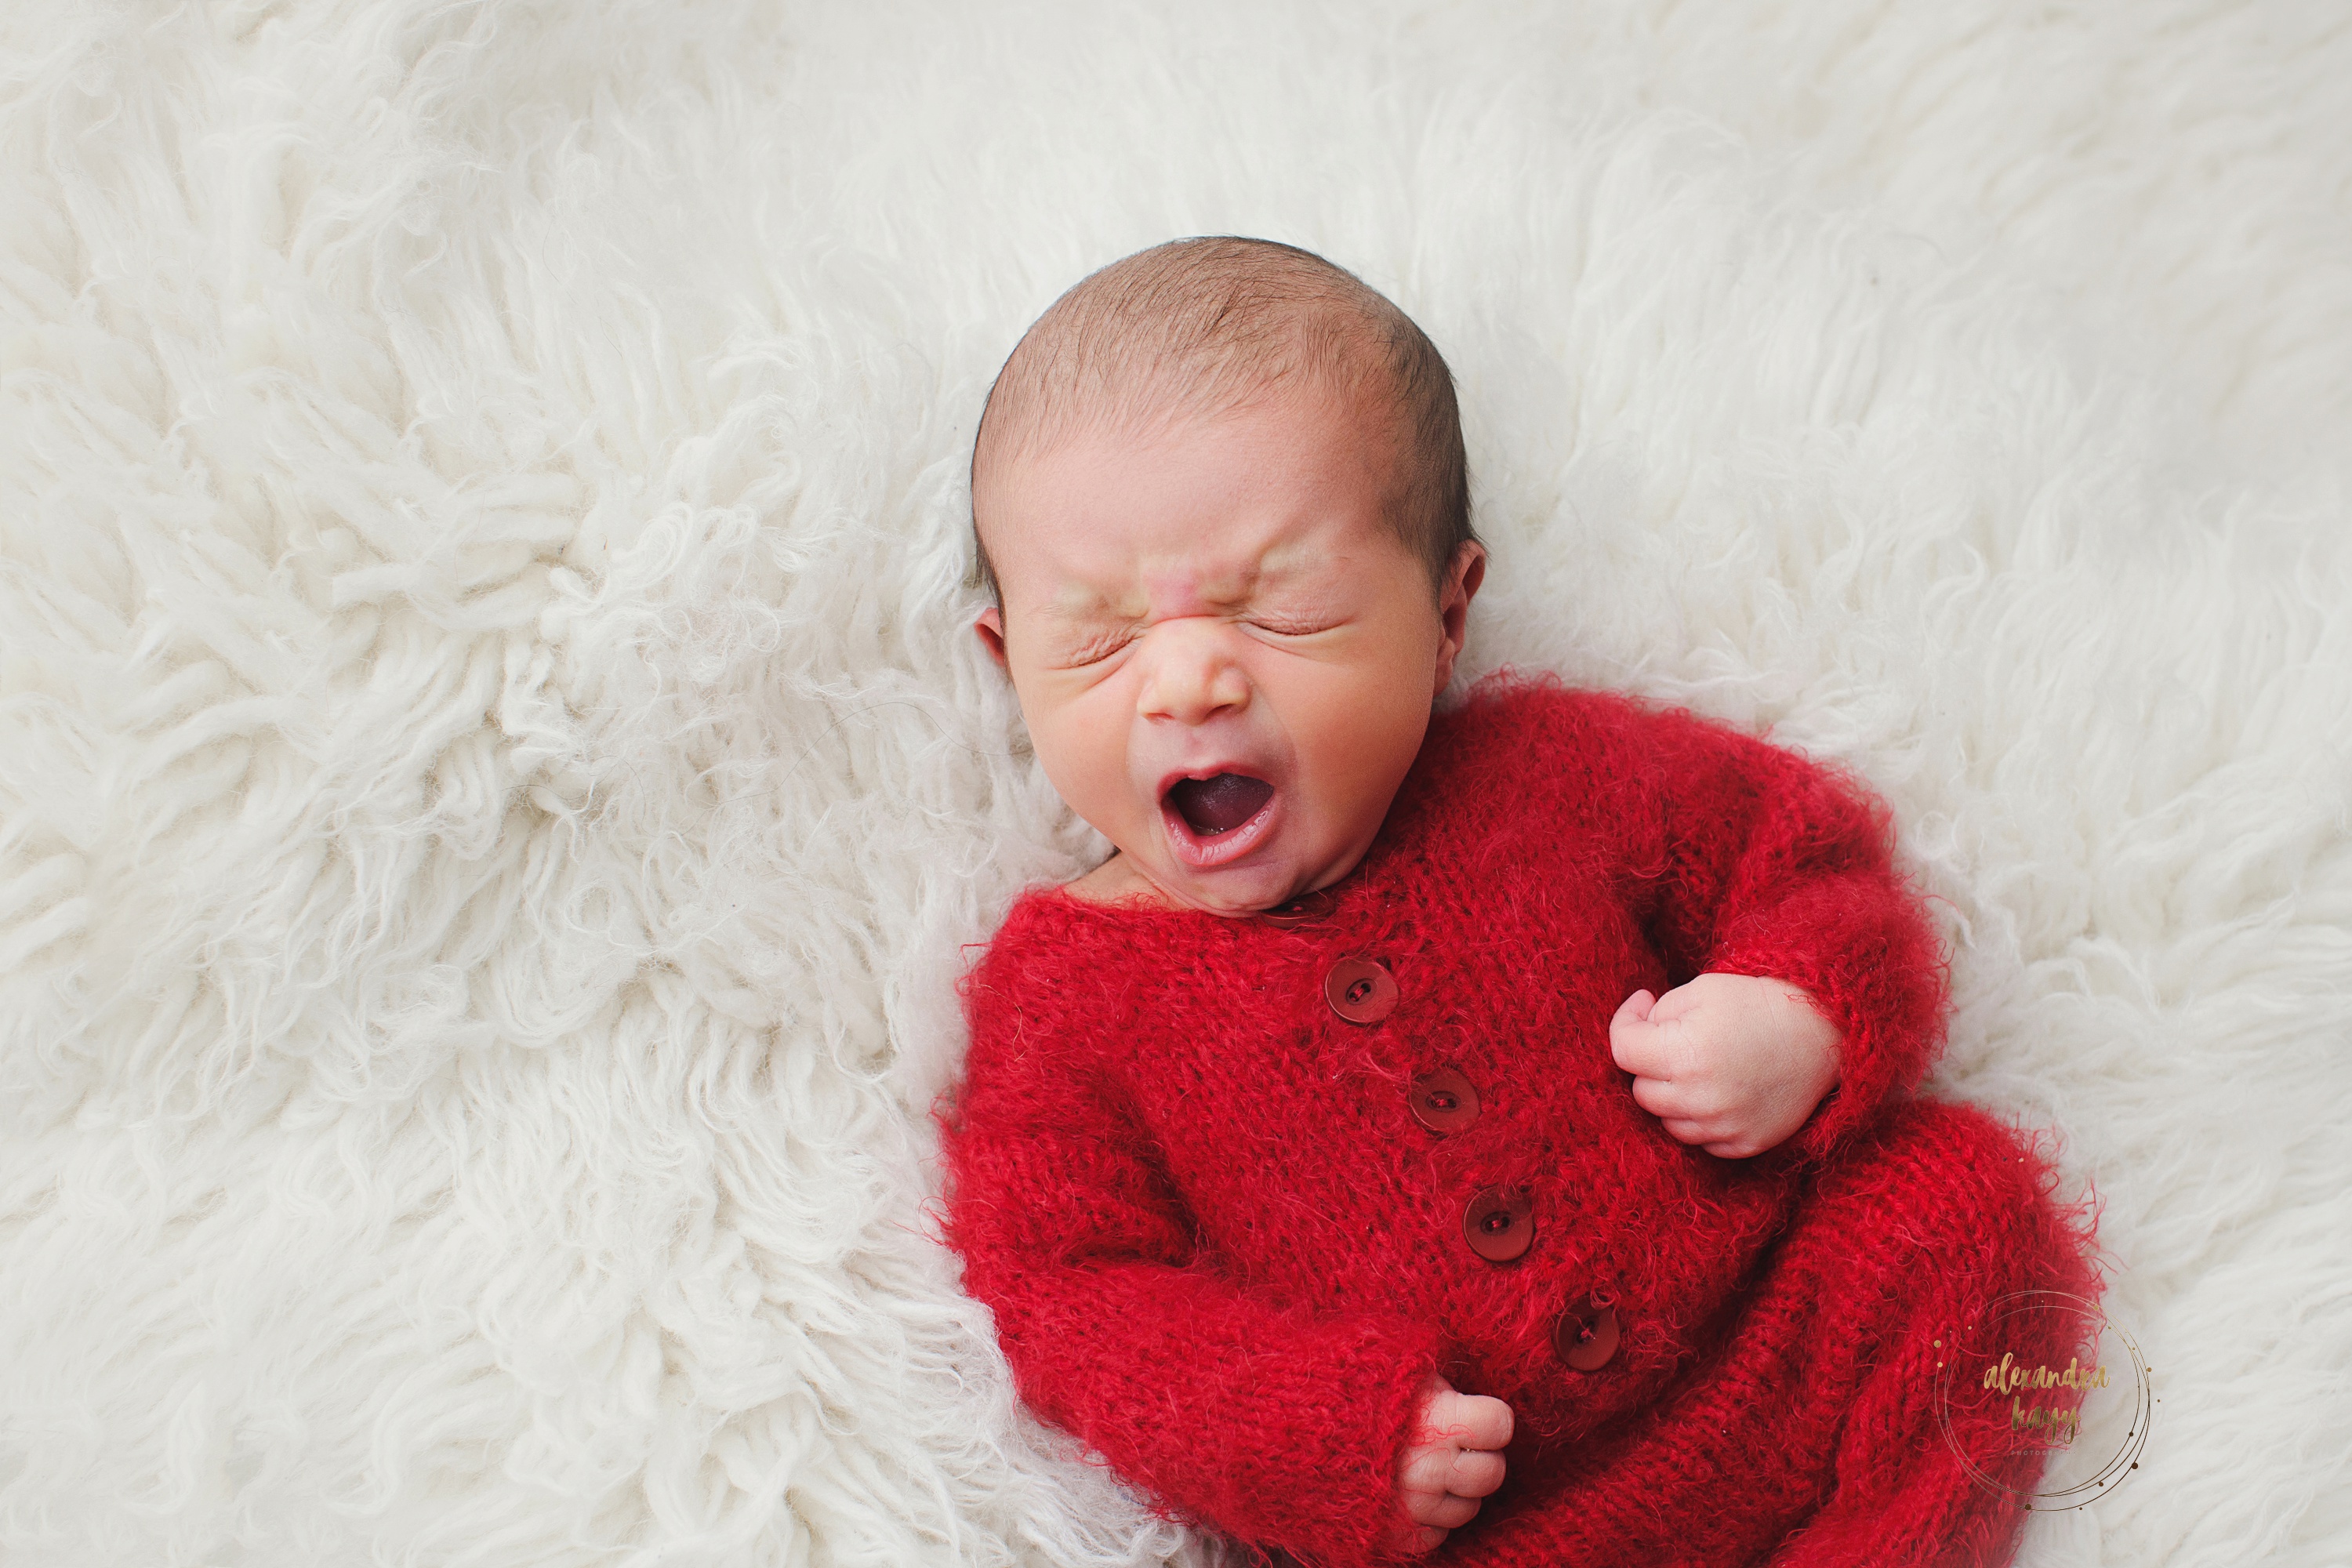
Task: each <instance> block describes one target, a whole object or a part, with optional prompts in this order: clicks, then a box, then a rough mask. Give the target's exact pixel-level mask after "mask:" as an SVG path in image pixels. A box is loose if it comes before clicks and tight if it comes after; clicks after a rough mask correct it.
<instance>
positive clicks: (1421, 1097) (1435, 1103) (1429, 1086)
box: [1412, 1068, 1478, 1132]
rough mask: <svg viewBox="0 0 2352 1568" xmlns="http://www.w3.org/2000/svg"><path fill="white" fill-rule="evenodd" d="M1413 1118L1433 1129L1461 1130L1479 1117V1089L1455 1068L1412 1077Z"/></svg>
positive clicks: (1436, 1130) (1441, 1069)
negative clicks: (1415, 1077) (1474, 1087)
mask: <svg viewBox="0 0 2352 1568" xmlns="http://www.w3.org/2000/svg"><path fill="white" fill-rule="evenodd" d="M1412 1119H1413V1120H1414V1121H1418V1122H1420V1123H1421V1124H1422V1125H1423V1127H1426V1128H1428V1129H1429V1130H1430V1131H1432V1132H1459V1131H1462V1130H1463V1129H1464V1128H1465V1127H1467V1126H1469V1125H1470V1124H1471V1123H1472V1122H1474V1121H1477V1120H1478V1091H1477V1090H1476V1089H1473V1088H1472V1087H1471V1086H1470V1080H1469V1079H1466V1078H1464V1077H1463V1076H1462V1075H1461V1074H1460V1073H1458V1072H1455V1071H1454V1069H1453V1068H1437V1069H1436V1070H1435V1071H1433V1072H1425V1073H1423V1074H1422V1075H1421V1076H1420V1077H1419V1078H1417V1079H1413V1080H1412Z"/></svg>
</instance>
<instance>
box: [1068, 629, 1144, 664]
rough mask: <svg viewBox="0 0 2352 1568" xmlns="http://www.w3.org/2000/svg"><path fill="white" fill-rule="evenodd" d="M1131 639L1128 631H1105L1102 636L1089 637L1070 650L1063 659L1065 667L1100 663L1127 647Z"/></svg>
mask: <svg viewBox="0 0 2352 1568" xmlns="http://www.w3.org/2000/svg"><path fill="white" fill-rule="evenodd" d="M1129 640H1130V634H1129V633H1127V632H1105V633H1104V634H1103V635H1102V636H1100V637H1089V638H1087V640H1086V641H1085V642H1082V643H1080V644H1079V645H1078V646H1077V647H1075V648H1073V649H1071V650H1070V652H1069V654H1068V655H1067V656H1066V658H1064V659H1063V661H1062V664H1063V668H1066V669H1077V668H1082V667H1084V666H1086V665H1089V664H1100V663H1101V662H1102V661H1103V660H1105V659H1107V658H1109V657H1110V656H1111V655H1113V654H1115V653H1117V652H1118V650H1119V649H1121V648H1123V647H1126V646H1127V645H1128V643H1129Z"/></svg>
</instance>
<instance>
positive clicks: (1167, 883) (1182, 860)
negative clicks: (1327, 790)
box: [1128, 791, 1348, 918]
mask: <svg viewBox="0 0 2352 1568" xmlns="http://www.w3.org/2000/svg"><path fill="white" fill-rule="evenodd" d="M1244 804H1247V803H1246V802H1244ZM1303 816H1304V814H1303V813H1301V812H1300V811H1298V810H1297V809H1296V807H1295V805H1294V804H1293V803H1292V802H1290V801H1288V800H1286V799H1285V798H1284V792H1281V791H1276V792H1275V793H1274V794H1273V795H1272V796H1271V797H1270V798H1268V799H1266V800H1265V802H1264V803H1263V805H1261V806H1260V807H1259V808H1258V809H1256V810H1255V811H1253V812H1251V813H1250V814H1249V815H1248V816H1246V817H1245V818H1244V819H1243V820H1241V821H1239V822H1237V823H1235V824H1234V825H1233V826H1226V827H1222V828H1219V827H1217V826H1215V825H1214V822H1213V819H1212V821H1211V822H1209V823H1204V824H1200V825H1196V824H1194V823H1192V822H1190V821H1188V820H1187V819H1186V817H1185V816H1184V814H1183V813H1182V812H1181V811H1180V810H1179V809H1178V808H1177V806H1176V805H1174V804H1172V803H1171V802H1170V801H1168V800H1165V799H1163V800H1162V801H1161V802H1160V812H1159V821H1158V822H1157V824H1156V825H1155V826H1156V829H1157V831H1155V832H1152V833H1149V834H1145V835H1139V837H1141V838H1144V839H1145V840H1147V843H1146V844H1144V845H1139V846H1136V847H1129V848H1128V854H1129V858H1131V859H1132V860H1133V862H1134V865H1135V868H1136V869H1137V870H1138V871H1139V872H1140V873H1141V874H1143V875H1144V876H1146V877H1148V878H1149V879H1150V881H1151V882H1152V884H1153V885H1154V886H1155V887H1156V888H1157V889H1158V890H1159V891H1160V894H1161V895H1162V897H1163V898H1165V899H1166V900H1168V901H1170V902H1171V903H1174V904H1179V905H1182V906H1184V907H1186V908H1190V909H1195V910H1202V911H1204V912H1206V913H1209V914H1215V915H1226V916H1233V917H1236V918H1237V917H1240V916H1244V915H1253V914H1256V913H1258V912H1259V911H1261V910H1269V909H1273V908H1275V907H1276V906H1277V905H1280V904H1284V903H1286V902H1288V901H1289V900H1292V899H1294V898H1297V896H1298V895H1299V894H1301V893H1303V892H1306V891H1307V889H1309V888H1313V887H1316V886H1319V885H1321V884H1322V883H1325V882H1328V881H1333V880H1337V879H1338V878H1339V876H1340V875H1342V874H1344V872H1345V871H1346V870H1347V869H1348V868H1347V867H1339V868H1333V867H1331V866H1330V865H1328V860H1329V859H1330V856H1329V854H1328V852H1327V853H1323V854H1318V853H1317V852H1316V850H1317V848H1318V846H1317V845H1316V844H1315V842H1314V840H1315V837H1316V836H1315V835H1314V834H1313V833H1312V832H1311V831H1310V826H1311V825H1310V824H1309V823H1308V822H1307V821H1305V820H1303ZM1138 849H1141V850H1142V852H1141V853H1138V852H1137V850H1138Z"/></svg>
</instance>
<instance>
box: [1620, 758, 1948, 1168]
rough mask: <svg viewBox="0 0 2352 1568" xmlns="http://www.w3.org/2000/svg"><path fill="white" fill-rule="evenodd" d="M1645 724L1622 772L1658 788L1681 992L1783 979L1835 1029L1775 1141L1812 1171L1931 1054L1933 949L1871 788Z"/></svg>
mask: <svg viewBox="0 0 2352 1568" xmlns="http://www.w3.org/2000/svg"><path fill="white" fill-rule="evenodd" d="M1645 717H1646V718H1647V722H1645V723H1644V724H1643V725H1642V726H1641V730H1642V733H1641V734H1640V736H1639V741H1638V748H1639V753H1640V754H1639V756H1638V758H1637V759H1629V762H1628V767H1629V768H1638V769H1640V770H1642V771H1643V772H1645V773H1648V774H1649V776H1651V777H1653V778H1654V779H1656V780H1657V781H1658V783H1657V788H1658V791H1659V799H1658V806H1659V810H1658V812H1657V816H1656V817H1655V818H1654V820H1656V821H1657V822H1658V823H1659V824H1660V831H1661V832H1662V833H1663V836H1664V843H1663V856H1662V863H1661V864H1660V865H1659V866H1657V867H1656V869H1657V870H1658V871H1659V872H1660V875H1659V877H1658V879H1657V882H1656V885H1655V892H1656V896H1657V903H1656V908H1655V911H1654V917H1653V920H1652V923H1651V931H1652V936H1653V939H1654V941H1655V942H1656V943H1657V945H1658V947H1659V950H1660V952H1662V953H1663V954H1664V956H1665V959H1666V963H1667V965H1668V967H1669V968H1670V969H1671V970H1674V971H1675V972H1676V973H1675V978H1676V980H1677V982H1679V981H1680V980H1681V979H1683V978H1686V977H1687V976H1688V975H1691V974H1696V973H1705V972H1709V971H1714V972H1718V973H1730V974H1758V975H1769V976H1770V977H1772V978H1775V979H1780V980H1790V981H1793V982H1795V983H1796V984H1799V985H1801V986H1803V987H1804V988H1805V989H1806V990H1807V991H1808V992H1810V993H1811V994H1812V997H1813V999H1814V1001H1815V1003H1816V1004H1818V1005H1819V1006H1820V1007H1821V1009H1822V1012H1823V1014H1824V1015H1825V1016H1827V1017H1828V1018H1829V1019H1830V1021H1831V1022H1832V1024H1834V1025H1836V1026H1837V1027H1838V1029H1839V1032H1840V1034H1841V1036H1842V1038H1841V1041H1840V1045H1839V1076H1838V1082H1837V1085H1836V1087H1835V1088H1833V1089H1831V1091H1830V1093H1829V1095H1828V1096H1827V1097H1826V1098H1825V1099H1824V1100H1822V1103H1821V1104H1820V1106H1819V1107H1817V1108H1816V1109H1815V1110H1814V1112H1813V1114H1812V1116H1811V1118H1810V1119H1808V1120H1807V1121H1806V1122H1805V1124H1804V1125H1803V1126H1802V1127H1801V1128H1799V1129H1798V1130H1797V1131H1796V1133H1795V1134H1794V1135H1793V1136H1792V1137H1790V1140H1789V1141H1788V1142H1787V1143H1786V1144H1784V1145H1782V1148H1783V1149H1784V1150H1786V1151H1787V1153H1786V1156H1785V1157H1786V1158H1789V1159H1790V1160H1791V1161H1793V1162H1798V1163H1806V1162H1818V1161H1820V1160H1822V1159H1823V1158H1825V1157H1826V1156H1827V1155H1828V1154H1829V1153H1830V1152H1832V1150H1833V1149H1835V1148H1836V1147H1837V1146H1838V1145H1840V1144H1841V1143H1843V1142H1844V1141H1845V1140H1846V1139H1847V1138H1848V1137H1850V1136H1851V1135H1852V1134H1853V1133H1854V1132H1855V1131H1858V1130H1860V1129H1861V1128H1863V1127H1864V1126H1866V1125H1868V1124H1869V1123H1870V1122H1871V1121H1873V1120H1874V1118H1875V1117H1876V1116H1877V1115H1878V1113H1879V1111H1880V1110H1882V1108H1884V1107H1885V1105H1886V1103H1887V1102H1888V1100H1891V1099H1894V1098H1895V1097H1897V1096H1899V1095H1902V1094H1906V1093H1908V1092H1909V1091H1910V1090H1911V1089H1914V1088H1916V1085H1917V1084H1918V1082H1919V1080H1920V1079H1921V1078H1922V1077H1923V1076H1924V1075H1925V1074H1926V1072H1927V1068H1928V1066H1929V1065H1930V1064H1931V1063H1932V1061H1933V1060H1934V1058H1935V1056H1936V1054H1937V1051H1938V1050H1939V1049H1940V1047H1941V1045H1942V1040H1943V1027H1944V1012H1945V969H1944V961H1943V954H1942V950H1941V947H1940V944H1939V943H1938V942H1937V938H1936V934H1935V931H1934V930H1933V928H1932V927H1931V926H1930V924H1929V923H1928V921H1927V913H1926V910H1925V909H1924V908H1923V906H1922V904H1921V902H1920V900H1919V899H1918V897H1917V895H1916V893H1914V892H1913V891H1912V889H1910V888H1909V887H1908V885H1907V884H1906V882H1905V880H1904V879H1903V878H1902V876H1901V875H1900V874H1899V873H1898V872H1897V871H1896V869H1895V865H1894V859H1893V854H1892V847H1891V840H1892V832H1891V828H1890V824H1889V819H1888V816H1887V814H1886V809H1885V805H1883V804H1882V803H1881V802H1879V801H1878V800H1877V798H1876V797H1875V796H1874V795H1871V794H1870V793H1869V792H1868V790H1867V789H1866V788H1864V786H1863V785H1861V784H1857V783H1855V782H1853V780H1851V779H1848V778H1845V777H1843V776H1842V775H1840V774H1837V773H1832V772H1830V771H1828V770H1826V769H1824V768H1822V767H1820V766H1818V765H1816V764H1814V763H1810V762H1807V761H1806V760H1805V759H1804V758H1802V757H1800V756H1798V755H1796V754H1795V753H1794V752H1789V751H1785V750H1782V749H1781V748H1780V747H1777V746H1772V745H1769V744H1767V743H1765V742H1761V741H1757V740H1753V739H1750V738H1748V737H1747V736H1744V735H1740V734H1737V733H1735V732H1733V731H1729V730H1727V729H1724V728H1722V727H1720V726H1718V725H1715V724H1711V723H1707V722H1706V721H1701V720H1698V719H1696V718H1693V717H1692V716H1691V715H1689V714H1687V713H1679V712H1677V713H1668V714H1662V715H1654V716H1645ZM1645 869H1649V868H1645Z"/></svg>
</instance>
